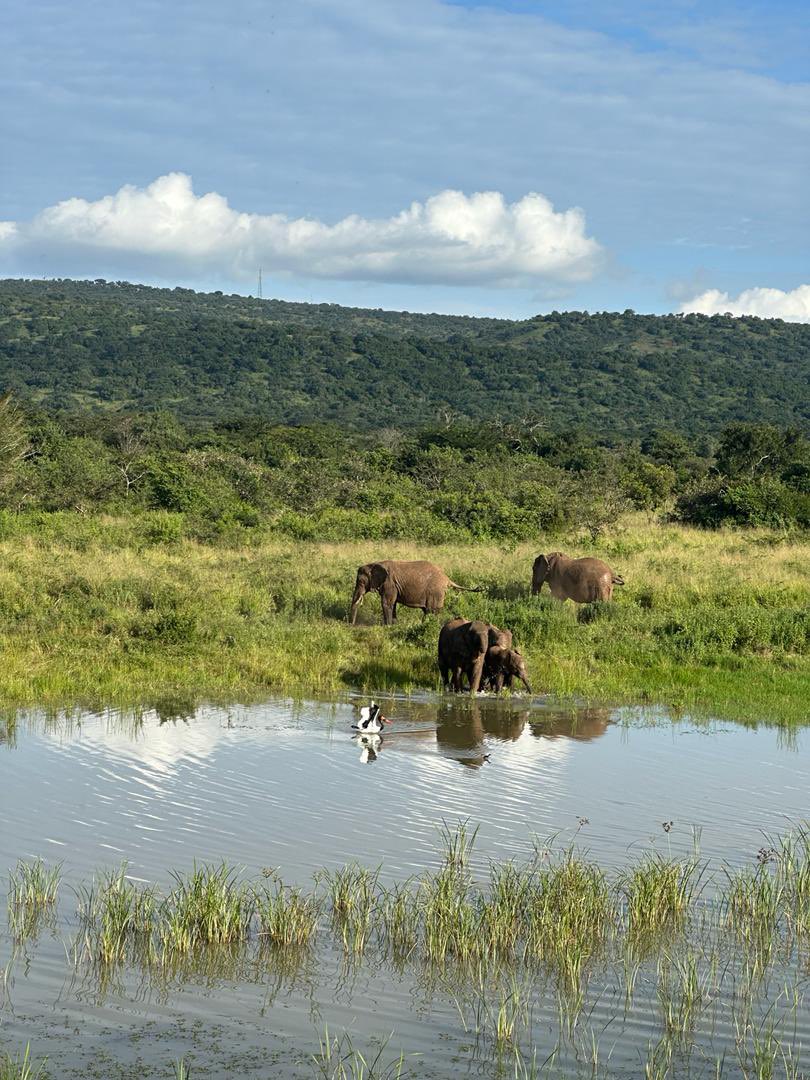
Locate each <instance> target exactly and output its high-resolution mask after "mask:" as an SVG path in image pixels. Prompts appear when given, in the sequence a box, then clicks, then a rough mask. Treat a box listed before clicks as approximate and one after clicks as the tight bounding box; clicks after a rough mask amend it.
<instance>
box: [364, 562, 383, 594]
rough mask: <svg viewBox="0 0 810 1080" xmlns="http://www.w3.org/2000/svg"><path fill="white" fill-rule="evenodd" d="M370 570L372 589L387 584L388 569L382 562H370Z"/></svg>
mask: <svg viewBox="0 0 810 1080" xmlns="http://www.w3.org/2000/svg"><path fill="white" fill-rule="evenodd" d="M368 570H369V580H370V582H371V588H372V589H379V588H380V586H381V585H384V584H385V582H386V579H387V577H388V571H387V570H386V568H385V567H384V566H383V565H382V564H381V563H370V565H369V568H368Z"/></svg>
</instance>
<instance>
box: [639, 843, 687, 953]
mask: <svg viewBox="0 0 810 1080" xmlns="http://www.w3.org/2000/svg"><path fill="white" fill-rule="evenodd" d="M702 877H703V870H702V868H701V865H700V863H699V862H698V861H697V860H696V859H669V858H664V857H663V856H662V855H660V854H658V853H655V852H653V853H650V854H647V855H645V856H644V857H643V858H642V860H641V861H640V862H639V863H638V864H637V865H636V866H634V867H632V868H631V869H630V870H628V871H625V872H624V873H623V874H622V875H621V877H620V880H619V890H620V892H621V894H622V896H623V898H624V902H625V909H626V917H627V930H628V933H629V934H630V935H631V937H635V938H637V939H639V940H643V939H645V938H647V939H649V938H652V937H654V936H655V935H657V934H661V933H664V932H670V931H674V930H680V929H682V928H683V926H684V924H685V922H686V918H687V916H688V914H689V912H690V910H691V908H692V904H693V902H694V900H695V899H696V897H697V896H698V895H699V892H700V886H701V880H702Z"/></svg>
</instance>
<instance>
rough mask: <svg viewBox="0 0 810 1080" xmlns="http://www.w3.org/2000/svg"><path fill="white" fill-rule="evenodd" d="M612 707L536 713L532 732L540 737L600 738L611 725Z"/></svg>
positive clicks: (533, 718)
mask: <svg viewBox="0 0 810 1080" xmlns="http://www.w3.org/2000/svg"><path fill="white" fill-rule="evenodd" d="M610 722H611V721H610V709H572V710H571V711H569V712H547V713H535V714H534V716H533V717H532V721H531V724H530V725H529V726H530V728H531V733H532V735H534V736H535V737H536V738H538V739H576V740H578V741H579V742H589V741H590V740H591V739H598V738H600V737H601V736H602V735H604V734H605V732H606V731H607V729H608V726H609V725H610Z"/></svg>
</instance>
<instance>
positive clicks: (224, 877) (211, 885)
mask: <svg viewBox="0 0 810 1080" xmlns="http://www.w3.org/2000/svg"><path fill="white" fill-rule="evenodd" d="M172 877H173V879H174V882H175V887H174V889H173V890H172V891H171V893H170V894H169V896H168V897H167V898H166V899H165V901H164V902H163V904H162V907H161V919H160V922H159V931H160V945H161V948H162V949H163V950H164V952H169V953H172V952H175V953H188V952H191V951H193V950H195V949H197V948H199V947H200V946H205V945H223V944H229V943H232V942H238V941H244V940H246V938H247V936H248V930H249V927H250V921H251V918H252V916H253V911H254V906H255V893H254V891H253V889H252V888H251V887H250V886H249V885H248V884H247V883H246V882H243V881H240V880H239V874H238V871H237V870H236V869H235V868H234V867H231V866H228V865H227V863H221V864H220V865H219V866H209V865H202V866H197V865H196V863H195V865H194V869H193V870H192V872H191V874H189V875H188V876H184V875H183V874H180V873H177V872H174V873H173V874H172Z"/></svg>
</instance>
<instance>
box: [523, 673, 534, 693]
mask: <svg viewBox="0 0 810 1080" xmlns="http://www.w3.org/2000/svg"><path fill="white" fill-rule="evenodd" d="M520 681H521V682H522V683H523V685H524V686H525V687H526V693H528V694H530V693H531V692H532V688H531V686H530V685H529V680H528V679H527V678H526V676H525V675H521V676H520Z"/></svg>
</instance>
